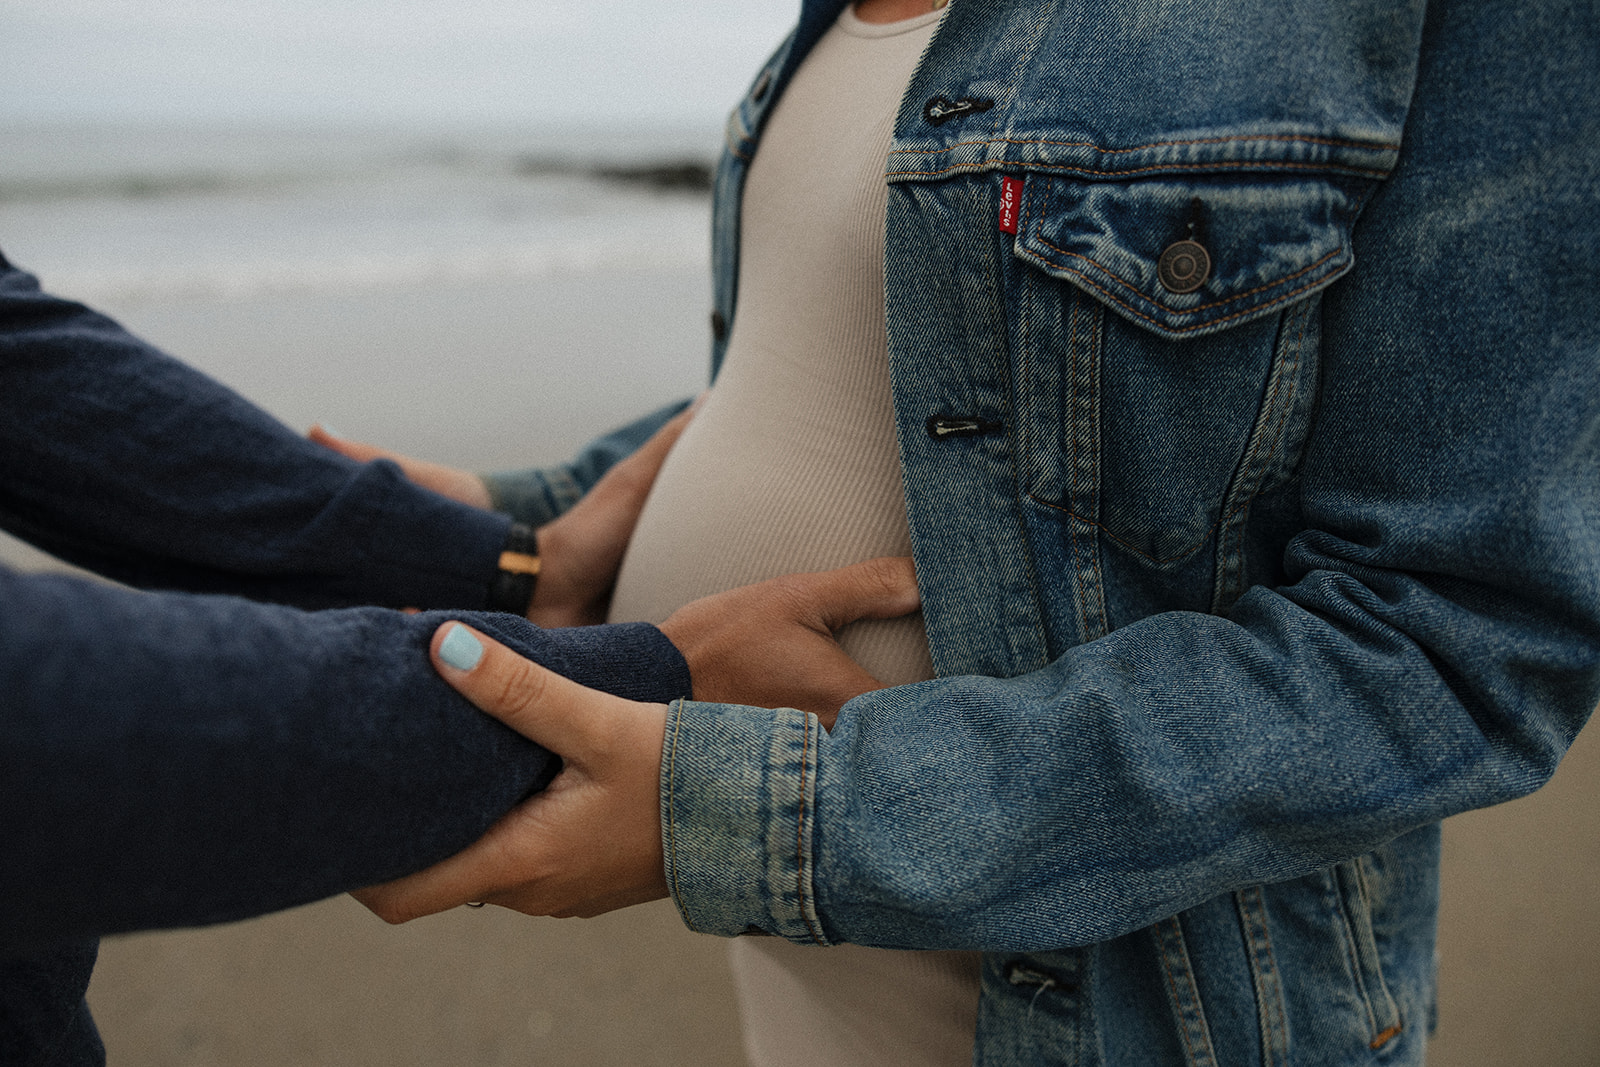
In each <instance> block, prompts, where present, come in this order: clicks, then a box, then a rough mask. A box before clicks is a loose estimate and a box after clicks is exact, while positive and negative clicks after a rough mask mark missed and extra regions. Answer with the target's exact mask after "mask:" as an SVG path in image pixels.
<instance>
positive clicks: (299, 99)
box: [0, 0, 799, 125]
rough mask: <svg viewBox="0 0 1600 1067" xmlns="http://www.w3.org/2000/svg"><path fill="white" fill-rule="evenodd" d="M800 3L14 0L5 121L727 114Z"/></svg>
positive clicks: (573, 119)
mask: <svg viewBox="0 0 1600 1067" xmlns="http://www.w3.org/2000/svg"><path fill="white" fill-rule="evenodd" d="M798 9H799V3H798V0H675V2H670V3H669V2H655V0H0V122H6V121H10V122H17V121H21V122H30V123H31V122H34V121H44V120H62V119H71V120H78V119H113V120H127V119H146V120H163V121H171V120H177V121H191V120H201V121H207V120H209V121H216V120H225V121H226V120H252V119H264V120H270V121H300V120H307V119H310V120H319V121H350V120H354V121H369V120H379V121H399V122H413V121H423V122H437V121H446V122H475V123H494V124H500V123H506V122H517V123H524V122H529V121H532V122H538V123H540V124H550V123H556V124H562V125H570V124H573V123H580V122H588V121H595V122H601V123H615V122H619V121H620V122H645V123H653V122H664V123H685V124H694V125H701V124H706V123H714V122H718V121H720V119H721V116H722V115H723V114H725V113H726V111H727V109H728V108H729V107H730V106H731V105H732V103H733V102H734V100H735V98H736V97H737V95H738V94H739V92H740V91H742V89H743V88H744V86H745V85H746V84H747V83H748V81H749V78H750V76H751V74H752V73H753V72H754V69H755V66H756V64H757V63H759V62H760V61H761V59H762V58H764V57H765V56H766V54H767V53H768V52H770V51H771V49H772V47H773V46H774V45H775V44H776V43H777V42H778V41H779V40H780V39H781V38H782V37H783V35H784V34H785V33H787V32H788V29H789V27H790V24H791V22H792V20H793V19H794V17H795V15H796V14H797V13H798Z"/></svg>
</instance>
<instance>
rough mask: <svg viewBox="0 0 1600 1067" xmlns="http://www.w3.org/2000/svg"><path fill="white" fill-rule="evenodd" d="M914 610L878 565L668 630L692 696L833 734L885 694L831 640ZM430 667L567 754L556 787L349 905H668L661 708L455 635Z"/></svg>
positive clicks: (421, 910) (910, 598)
mask: <svg viewBox="0 0 1600 1067" xmlns="http://www.w3.org/2000/svg"><path fill="white" fill-rule="evenodd" d="M916 606H917V586H916V575H915V573H914V572H913V570H912V567H911V561H910V560H908V559H879V560H869V561H867V562H866V563H859V564H856V565H855V566H853V567H843V568H840V569H839V570H835V571H823V572H820V573H817V574H793V575H789V576H787V577H785V578H778V579H774V580H773V581H770V582H762V583H760V584H758V585H751V586H746V587H744V588H742V589H734V590H730V591H729V592H727V593H723V594H720V595H719V596H713V597H707V598H706V599H704V600H699V601H696V602H694V603H693V604H690V605H688V606H687V607H685V608H684V609H683V610H682V611H680V612H678V613H677V614H675V615H673V616H672V618H671V619H669V620H667V624H666V625H665V626H664V627H663V631H664V632H666V633H667V635H668V636H669V637H671V638H672V640H673V641H674V642H675V643H677V644H678V647H679V648H680V650H681V651H682V652H683V653H684V655H685V658H686V659H687V660H688V661H689V669H690V674H691V676H692V678H693V684H694V690H695V695H696V697H699V698H703V699H710V700H719V701H726V702H733V703H744V704H756V705H761V706H774V707H776V706H781V707H800V708H803V709H809V710H813V711H816V712H818V713H819V717H821V718H822V720H823V722H824V723H825V724H831V723H832V722H833V719H834V716H835V715H837V714H838V711H839V707H840V705H841V704H843V703H844V702H845V701H847V700H849V699H850V698H851V697H854V696H857V695H859V694H861V693H864V692H866V691H868V690H871V689H879V688H882V686H881V684H880V683H879V682H878V681H877V680H876V679H874V678H873V677H872V676H871V675H869V674H868V673H867V672H866V671H864V670H862V669H861V667H860V666H859V665H857V664H856V662H855V661H854V660H852V659H851V658H850V657H849V656H847V655H845V653H844V650H843V649H841V648H840V647H839V646H838V644H837V643H836V642H835V641H834V640H833V636H832V630H834V629H837V628H838V627H840V626H843V625H845V624H846V623H850V622H854V621H855V620H856V619H861V618H889V617H891V616H894V615H903V614H906V613H907V612H909V611H913V610H915V609H916ZM430 655H431V656H432V659H433V665H434V669H436V670H437V671H438V672H439V675H440V676H441V677H442V678H444V680H445V681H447V682H449V683H450V684H451V685H452V686H454V687H455V688H456V689H457V690H458V691H459V692H460V693H461V695H462V696H464V697H466V698H467V699H468V700H470V701H472V703H474V704H476V705H477V706H478V707H479V708H481V709H482V710H483V711H485V712H487V713H488V714H490V715H492V716H494V717H495V718H497V719H499V720H500V721H501V722H503V723H505V724H506V725H507V726H510V727H511V728H512V729H514V730H516V731H517V732H518V733H520V734H522V735H523V736H524V737H526V738H528V739H529V740H531V741H534V742H537V743H538V744H540V745H543V746H544V747H545V748H547V749H549V750H550V751H552V752H555V753H557V754H558V755H560V756H561V759H562V769H561V773H560V774H558V775H556V777H555V780H554V781H552V782H551V783H550V785H549V787H548V788H547V789H545V791H544V792H542V793H539V794H537V795H536V796H533V797H531V798H529V799H528V800H526V801H523V803H522V804H520V805H519V806H518V807H516V808H513V809H512V810H511V812H510V813H508V814H507V815H505V816H504V817H503V818H501V819H500V821H499V822H497V823H495V824H494V826H492V827H490V829H489V832H488V833H486V834H485V835H484V836H483V837H482V838H480V839H479V840H478V842H477V843H476V844H473V845H471V846H470V847H468V848H467V849H466V850H465V851H464V852H461V853H458V854H457V855H455V856H452V857H451V858H450V859H447V860H445V861H444V862H442V863H439V864H436V865H435V866H433V867H430V868H428V869H427V870H425V871H420V872H418V873H417V874H413V875H411V876H409V877H406V878H402V879H400V880H399V881H396V882H390V883H388V884H386V885H381V886H374V887H372V888H370V889H363V890H360V891H358V892H357V893H355V894H354V895H355V897H356V899H357V900H359V901H361V903H363V904H365V905H366V906H367V907H369V908H371V909H372V910H373V911H374V912H376V913H377V914H378V915H380V916H381V917H382V918H384V919H385V920H387V921H389V922H395V923H398V922H405V921H406V920H408V919H415V918H418V917H420V916H423V915H431V914H433V913H434V912H438V911H444V910H445V909H447V908H453V907H456V906H457V905H460V904H465V903H467V902H468V901H486V902H489V903H494V904H500V905H502V906H504V907H507V908H512V909H515V910H516V911H521V912H526V913H528V914H529V915H560V916H592V915H599V914H601V913H603V912H607V911H611V910H613V909H615V908H623V907H627V906H628V905H630V904H641V903H643V902H645V901H647V900H656V899H658V898H660V897H664V896H666V895H667V884H666V877H665V874H664V863H663V858H662V852H661V801H660V782H661V751H662V741H663V738H664V737H665V733H666V723H667V708H666V706H665V705H662V704H640V703H636V702H634V701H631V700H624V699H622V698H621V697H615V696H611V695H610V694H608V693H602V692H599V691H597V690H594V689H587V688H585V687H583V686H581V685H579V684H578V683H576V682H573V681H569V680H568V679H566V678H563V677H561V676H560V675H559V674H554V673H552V672H551V671H548V670H546V669H545V668H543V667H541V666H539V665H538V664H536V663H533V662H531V661H529V660H526V659H524V658H523V657H521V656H519V655H517V654H516V653H515V652H512V651H511V650H510V649H508V648H506V647H505V646H503V645H501V644H499V643H497V642H495V641H493V640H490V639H489V638H487V637H484V636H483V635H482V634H480V633H478V632H477V631H476V630H473V629H471V628H469V627H467V626H464V625H462V624H460V623H454V622H449V623H445V624H444V625H443V626H441V627H440V628H439V629H438V630H437V631H436V632H435V633H434V635H433V642H432V645H431V646H430Z"/></svg>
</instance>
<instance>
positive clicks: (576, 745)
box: [353, 623, 667, 923]
mask: <svg viewBox="0 0 1600 1067" xmlns="http://www.w3.org/2000/svg"><path fill="white" fill-rule="evenodd" d="M474 656H477V657H479V658H478V659H477V660H476V662H474V661H473V657H474ZM432 657H433V665H434V668H435V669H436V670H437V671H438V672H439V674H440V675H441V676H442V677H443V678H444V680H445V681H447V682H449V683H450V684H451V685H453V686H455V688H456V689H457V690H459V691H460V692H461V694H462V695H463V696H465V697H466V698H467V699H468V700H470V701H472V702H473V703H474V704H476V705H477V706H478V707H480V708H482V709H483V710H484V711H486V712H488V713H489V714H490V715H493V716H494V717H495V718H497V719H499V720H500V721H501V722H504V723H505V724H506V725H508V726H510V727H511V728H512V729H514V730H516V731H517V732H518V733H520V734H522V735H523V736H524V737H527V738H529V739H530V740H532V741H536V742H538V743H539V744H541V745H543V746H544V747H546V748H548V749H550V750H551V751H553V752H558V753H560V754H561V758H562V761H563V766H562V769H561V773H560V774H558V775H556V778H555V780H554V781H553V782H551V783H550V786H549V788H547V789H545V790H544V792H542V793H539V794H537V795H536V796H533V797H531V798H529V799H528V800H526V801H524V802H523V803H522V804H521V805H519V806H518V807H516V808H513V809H512V810H511V811H510V812H509V813H508V814H506V815H505V816H504V817H503V818H501V819H500V821H499V822H497V823H495V824H494V826H492V827H490V828H489V832H488V833H486V834H485V835H484V836H483V837H482V838H480V839H479V840H478V842H477V843H476V844H474V845H472V846H471V847H469V848H468V849H467V850H466V851H464V852H460V853H457V854H456V855H455V856H452V857H451V858H450V859H447V860H445V861H443V862H442V863H439V864H436V865H434V866H432V867H429V868H428V869H427V870H424V871H419V872H418V873H416V874H413V875H410V876H408V877H406V878H402V879H400V880H399V881H396V882H390V883H388V884H386V885H381V886H373V887H372V888H369V889H362V890H358V891H357V892H356V893H354V894H353V895H354V896H355V898H356V899H357V900H359V901H361V903H363V904H365V905H366V906H367V907H368V908H371V909H372V910H373V911H374V912H376V913H377V914H378V915H379V916H380V917H381V918H382V919H384V920H385V921H387V922H392V923H399V922H405V921H407V920H408V919H415V918H419V917H421V916H423V915H431V914H433V913H434V912H439V911H444V910H445V909H447V908H453V907H456V906H457V905H459V904H465V903H467V902H468V901H485V902H488V903H492V904H499V905H501V906H503V907H507V908H512V909H514V910H516V911H521V912H525V913H527V914H529V915H559V916H582V917H585V918H587V917H590V916H594V915H600V914H602V913H604V912H608V911H612V910H614V909H616V908H625V907H627V906H629V905H630V904H642V903H644V902H645V901H647V900H657V899H659V898H661V897H664V896H666V895H667V883H666V876H665V874H664V873H663V862H662V855H661V803H660V787H659V783H660V774H661V745H662V739H663V738H664V737H665V734H666V724H667V708H666V706H665V705H663V704H640V703H635V702H634V701H631V700H623V699H622V698H620V697H614V696H611V695H610V694H607V693H601V692H598V691H596V690H593V689H586V688H584V687H583V686H581V685H579V684H578V683H576V682H572V681H568V680H567V679H565V678H563V677H561V676H560V675H558V674H554V673H552V672H550V671H548V670H546V669H545V668H543V667H541V666H539V665H538V664H535V663H532V662H530V661H528V660H526V659H523V658H522V657H521V656H519V655H517V654H516V653H514V652H512V651H511V650H510V649H507V648H506V647H505V646H503V645H500V644H498V643H496V642H495V641H492V640H490V639H489V638H487V637H484V636H483V635H482V634H480V633H478V632H477V631H475V630H471V629H469V628H468V627H466V626H463V625H461V624H460V623H445V624H444V625H443V626H441V627H440V628H439V629H438V631H437V632H436V633H435V634H434V635H433V645H432Z"/></svg>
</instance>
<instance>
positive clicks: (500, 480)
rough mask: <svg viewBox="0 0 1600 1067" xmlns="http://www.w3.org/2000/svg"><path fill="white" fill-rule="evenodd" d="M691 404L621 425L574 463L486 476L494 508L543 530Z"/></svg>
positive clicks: (672, 406) (678, 404)
mask: <svg viewBox="0 0 1600 1067" xmlns="http://www.w3.org/2000/svg"><path fill="white" fill-rule="evenodd" d="M688 406H689V401H687V400H680V401H678V402H676V403H673V404H668V405H667V406H666V407H663V408H660V409H658V410H656V411H652V412H651V413H650V414H648V415H646V416H644V417H643V418H640V419H636V420H634V421H633V422H630V423H628V424H627V425H626V426H620V427H618V428H617V429H615V430H612V431H611V432H610V433H608V434H606V435H605V436H603V437H599V438H596V439H595V440H593V441H591V442H590V443H589V444H588V445H586V446H585V447H584V449H583V451H582V452H580V453H578V455H577V457H576V458H574V459H573V460H572V461H571V462H570V463H563V464H561V465H559V466H555V467H543V468H541V467H531V468H528V469H525V470H514V471H495V472H492V473H489V474H485V475H484V476H483V481H484V484H485V485H487V486H488V487H489V501H490V505H491V506H492V507H493V508H494V509H495V510H496V511H500V512H504V513H505V514H507V515H509V516H511V517H512V518H513V519H515V520H516V521H517V522H523V523H527V524H528V525H529V526H542V525H544V524H545V523H547V522H549V521H550V520H551V519H553V518H555V517H556V516H558V515H560V514H562V513H563V512H565V511H566V510H567V509H568V508H570V507H572V505H574V504H576V503H577V502H578V501H579V500H581V499H583V495H584V494H585V493H587V492H588V491H589V490H590V489H593V488H594V485H595V483H596V482H598V481H599V480H600V479H601V478H602V477H604V476H605V473H606V471H608V470H610V469H611V468H612V467H613V466H615V465H616V464H617V463H618V462H619V461H621V460H623V459H626V458H627V457H628V456H630V455H632V454H633V452H634V450H635V449H637V448H638V447H639V446H640V445H642V444H644V443H645V441H647V440H649V439H650V435H651V434H653V433H655V432H656V431H657V430H659V429H661V427H662V425H663V424H665V423H666V422H667V420H668V419H670V418H672V416H674V415H676V414H677V413H678V412H680V411H682V410H683V409H684V408H686V407H688Z"/></svg>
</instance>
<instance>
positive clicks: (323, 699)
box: [0, 570, 689, 956]
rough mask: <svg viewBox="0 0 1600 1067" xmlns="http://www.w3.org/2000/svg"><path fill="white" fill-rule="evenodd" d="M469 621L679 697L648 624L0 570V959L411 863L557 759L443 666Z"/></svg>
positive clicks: (477, 824) (478, 827) (600, 679)
mask: <svg viewBox="0 0 1600 1067" xmlns="http://www.w3.org/2000/svg"><path fill="white" fill-rule="evenodd" d="M447 618H455V619H461V620H463V621H466V622H468V623H470V624H471V625H473V626H475V627H478V628H479V629H481V630H483V631H484V632H486V633H489V634H491V635H493V636H495V637H497V638H498V639H500V640H501V641H503V642H505V643H506V644H507V645H509V646H510V647H512V648H515V649H517V650H518V651H519V652H521V653H523V654H524V655H527V656H529V657H531V658H532V659H534V660H537V661H539V662H541V663H543V664H545V665H546V666H548V667H550V668H552V669H553V670H556V671H559V672H560V673H562V674H565V675H567V676H568V677H571V678H575V679H577V680H579V681H582V682H583V683H584V684H586V685H590V686H594V687H596V688H600V689H605V690H608V691H611V692H615V693H617V694H619V695H622V696H626V697H629V698H631V699H636V700H651V701H667V700H670V699H672V698H674V697H677V696H680V695H682V694H683V693H685V692H687V691H688V688H689V676H688V669H687V667H686V665H685V664H684V662H683V658H682V657H681V656H680V655H679V654H678V652H677V650H676V649H675V648H674V647H673V646H672V644H671V643H670V642H669V641H667V640H666V638H665V637H664V636H662V634H661V632H660V631H659V630H657V629H656V628H655V627H653V626H646V625H642V624H632V625H626V626H600V627H587V628H582V629H576V630H540V629H539V628H537V627H535V626H533V625H532V624H530V623H528V622H527V621H525V620H523V619H520V618H517V617H515V616H511V615H499V614H487V613H476V612H451V613H449V614H445V613H442V612H432V613H424V614H420V615H407V614H404V613H401V612H397V611H391V610H386V609H381V608H351V609H343V610H327V611H315V612H308V611H302V610H299V609H295V608H290V607H282V606H277V605H263V604H256V603H252V602H249V601H246V600H241V599H236V598H233V597H222V596H203V595H192V594H181V593H140V592H134V591H130V590H125V589H120V588H115V587H111V586H107V585H103V584H99V583H94V582H90V581H88V580H84V579H78V578H71V577H65V576H60V575H18V574H13V573H11V572H8V571H4V570H0V899H3V900H4V901H5V907H4V908H0V956H4V955H8V954H11V953H13V952H17V951H25V950H28V949H30V948H35V947H40V946H45V945H49V944H52V943H56V942H60V941H64V940H68V939H74V938H83V937H89V936H95V935H100V934H107V933H114V932H118V931H126V930H137V929H146V928H156V927H172V926H190V925H200V924H206V923H216V922H226V921H231V920H235V919H241V918H245V917H247V916H252V915H258V914H261V913H263V912H266V911H272V910H276V909H279V908H287V907H292V906H294V905H297V904H303V903H306V902H308V901H312V900H317V899H320V898H322V897H325V896H329V895H331V894H333V893H337V892H341V891H344V890H349V889H355V888H359V887H361V886H363V885H370V884H373V883H375V882H379V881H384V880H386V879H390V878H394V877H398V876H399V875H402V874H405V873H409V872H410V871H413V870H417V869H419V868H421V867H423V866H426V865H427V864H429V863H432V862H435V861H437V860H440V859H443V858H444V857H446V856H448V855H450V854H451V853H453V852H455V851H457V850H459V849H461V848H464V847H465V846H466V845H468V844H470V843H471V842H472V841H473V840H475V839H476V838H477V837H478V836H479V835H480V834H482V832H483V831H484V830H485V829H487V828H488V826H489V825H490V824H491V823H492V822H493V821H494V820H495V819H496V818H498V817H499V816H500V815H501V814H502V813H504V812H505V810H506V809H507V808H509V807H510V806H511V805H512V804H514V803H516V802H517V801H518V800H519V799H521V798H522V797H523V796H525V795H526V794H528V793H529V792H531V791H533V790H535V789H538V788H540V787H541V786H542V785H543V784H544V783H545V782H547V781H548V780H549V779H550V778H551V777H552V776H553V775H554V773H555V771H556V770H557V769H558V768H559V762H558V761H557V760H556V759H555V758H554V757H553V756H551V755H550V754H549V753H548V752H546V751H545V750H544V749H541V748H539V747H538V746H537V745H534V744H533V743H531V742H529V741H526V740H524V739H523V738H522V737H520V736H519V735H517V734H515V733H513V732H512V731H511V730H509V729H507V728H506V727H504V726H502V725H501V724H500V723H498V722H496V721H495V720H493V719H490V718H489V717H488V716H485V715H483V714H481V713H480V712H478V711H477V709H475V708H474V707H472V706H471V705H470V704H469V703H467V702H466V701H465V700H463V699H462V698H461V697H459V696H458V695H457V694H456V693H455V691H454V690H452V689H450V688H449V686H447V685H445V684H444V682H443V681H441V680H440V679H439V678H438V676H437V675H436V674H435V672H434V670H433V668H432V665H431V664H430V663H429V660H428V654H427V646H428V641H429V639H430V637H431V635H432V633H433V631H434V630H435V629H436V628H437V627H438V626H439V625H440V623H442V622H443V621H444V620H445V619H447Z"/></svg>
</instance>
